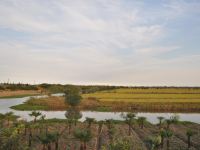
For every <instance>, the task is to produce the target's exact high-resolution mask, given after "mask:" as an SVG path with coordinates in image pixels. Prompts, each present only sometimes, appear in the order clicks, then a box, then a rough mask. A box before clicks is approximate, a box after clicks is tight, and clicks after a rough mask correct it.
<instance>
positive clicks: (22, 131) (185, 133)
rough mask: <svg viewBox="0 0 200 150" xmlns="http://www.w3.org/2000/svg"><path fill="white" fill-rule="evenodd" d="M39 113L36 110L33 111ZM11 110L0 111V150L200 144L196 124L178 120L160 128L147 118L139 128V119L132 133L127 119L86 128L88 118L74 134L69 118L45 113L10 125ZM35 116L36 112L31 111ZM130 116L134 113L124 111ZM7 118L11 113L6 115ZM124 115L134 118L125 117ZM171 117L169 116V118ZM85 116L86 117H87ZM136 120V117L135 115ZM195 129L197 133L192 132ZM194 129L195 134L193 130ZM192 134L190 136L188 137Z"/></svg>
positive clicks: (127, 149) (120, 149)
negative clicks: (51, 117)
mask: <svg viewBox="0 0 200 150" xmlns="http://www.w3.org/2000/svg"><path fill="white" fill-rule="evenodd" d="M32 114H39V112H34V113H33V112H32ZM6 116H14V114H13V113H9V114H0V122H1V127H0V150H25V149H33V150H34V149H37V150H47V149H48V150H50V149H53V150H59V149H73V150H80V149H82V150H86V149H87V150H90V149H97V150H153V149H154V150H156V149H172V150H174V149H180V146H181V149H183V150H187V149H188V148H189V149H191V150H198V148H199V147H200V143H199V140H200V133H199V132H198V129H199V127H200V126H199V124H194V123H182V122H179V121H178V123H176V124H174V123H172V124H171V128H170V129H168V128H167V122H166V121H163V123H162V128H161V129H159V128H158V127H157V125H153V124H150V123H149V122H147V121H146V122H147V123H146V124H145V128H140V125H139V122H138V121H133V123H134V127H132V125H133V124H131V133H130V135H129V128H128V126H127V120H126V119H125V118H124V121H115V120H105V121H99V122H94V120H93V118H90V119H89V120H93V121H92V122H93V123H92V126H90V128H88V122H86V121H85V122H77V125H76V126H72V127H71V131H72V133H73V134H69V132H68V130H67V129H68V126H69V124H68V119H50V120H47V119H45V116H44V115H42V114H41V115H40V116H41V117H40V118H39V117H37V118H39V119H36V120H35V119H34V118H35V117H34V118H33V121H30V122H26V121H23V120H18V119H17V118H18V117H11V118H15V119H11V120H10V121H9V127H8V126H7V121H8V120H7V117H6ZM34 116H38V115H34ZM125 116H133V115H130V114H129V115H125ZM9 118H10V117H9ZM127 118H135V116H134V117H127ZM172 118H174V117H171V119H172ZM87 120H88V119H87ZM134 120H135V119H134ZM195 131H196V133H195ZM194 133H195V134H194ZM191 137H192V138H191Z"/></svg>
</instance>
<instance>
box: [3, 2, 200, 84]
mask: <svg viewBox="0 0 200 150" xmlns="http://www.w3.org/2000/svg"><path fill="white" fill-rule="evenodd" d="M8 79H9V80H10V81H12V82H13V81H14V82H29V83H42V82H48V83H64V84H67V83H68V84H69V83H70V84H71V83H73V84H110V85H111V84H112V85H113V84H114V85H133V86H134V85H147V86H150V85H167V86H172V85H174V86H200V0H152V1H150V0H0V82H4V81H7V80H8Z"/></svg>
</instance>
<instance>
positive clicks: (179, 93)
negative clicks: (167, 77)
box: [82, 88, 200, 103]
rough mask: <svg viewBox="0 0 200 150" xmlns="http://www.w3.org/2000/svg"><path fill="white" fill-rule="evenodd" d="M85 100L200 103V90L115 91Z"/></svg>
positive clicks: (91, 95)
mask: <svg viewBox="0 0 200 150" xmlns="http://www.w3.org/2000/svg"><path fill="white" fill-rule="evenodd" d="M82 96H83V97H84V98H91V97H92V98H96V99H98V100H100V101H120V102H133V103H135V102H137V103H138V102H142V103H144V102H146V103H152V102H164V103H166V102H170V103H181V102H183V103H200V89H187V88H180V89H179V88H178V89H177V88H170V89H169V88H166V89H156V88H152V89H135V88H130V89H128V88H127V89H115V90H108V91H101V92H96V93H90V94H83V95H82Z"/></svg>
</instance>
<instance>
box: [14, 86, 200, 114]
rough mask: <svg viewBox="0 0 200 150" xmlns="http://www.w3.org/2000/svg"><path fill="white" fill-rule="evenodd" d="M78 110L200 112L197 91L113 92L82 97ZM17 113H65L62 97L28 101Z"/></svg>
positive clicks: (198, 91)
mask: <svg viewBox="0 0 200 150" xmlns="http://www.w3.org/2000/svg"><path fill="white" fill-rule="evenodd" d="M82 97H83V100H82V102H81V104H80V106H79V108H80V109H81V110H95V111H136V112H137V111H143V112H200V89H186V88H180V89H177V88H175V89H173V88H171V89H169V88H166V89H156V88H154V89H136V88H133V89H130V88H129V89H128V88H127V89H115V90H107V91H101V92H95V93H90V94H82ZM12 108H13V109H17V110H65V109H66V108H67V106H66V104H65V102H64V97H48V98H40V99H30V100H29V101H27V102H26V103H24V104H20V105H17V106H13V107H12Z"/></svg>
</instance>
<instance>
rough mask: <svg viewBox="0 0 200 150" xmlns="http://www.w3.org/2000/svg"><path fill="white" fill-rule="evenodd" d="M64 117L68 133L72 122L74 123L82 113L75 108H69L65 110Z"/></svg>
mask: <svg viewBox="0 0 200 150" xmlns="http://www.w3.org/2000/svg"><path fill="white" fill-rule="evenodd" d="M65 117H66V119H67V122H68V127H69V128H68V129H69V134H70V131H71V126H72V124H73V123H74V124H75V125H76V123H77V121H78V119H80V118H81V117H82V113H81V112H80V111H78V110H76V109H72V108H70V109H68V110H67V111H66V112H65Z"/></svg>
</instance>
